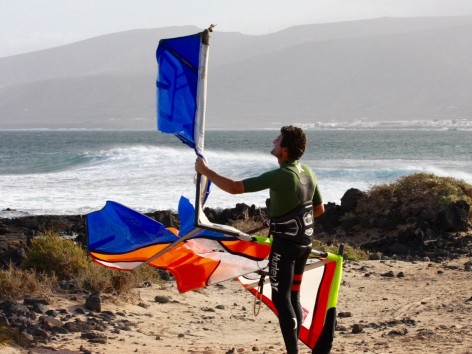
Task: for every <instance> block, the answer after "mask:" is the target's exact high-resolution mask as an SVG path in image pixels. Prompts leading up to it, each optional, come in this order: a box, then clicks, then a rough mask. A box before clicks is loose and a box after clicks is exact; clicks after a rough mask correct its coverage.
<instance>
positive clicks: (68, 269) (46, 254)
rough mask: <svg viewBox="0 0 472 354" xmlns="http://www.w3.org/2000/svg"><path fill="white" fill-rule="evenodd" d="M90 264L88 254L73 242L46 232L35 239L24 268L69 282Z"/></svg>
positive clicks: (27, 254)
mask: <svg viewBox="0 0 472 354" xmlns="http://www.w3.org/2000/svg"><path fill="white" fill-rule="evenodd" d="M89 263H90V261H89V258H88V255H87V253H86V252H85V251H84V250H83V249H82V248H80V247H79V246H77V245H76V244H75V243H74V242H73V241H72V240H64V239H62V238H61V237H60V236H59V235H57V234H55V233H52V232H46V233H45V234H43V235H42V236H39V237H37V238H35V239H33V241H32V245H31V247H30V248H28V250H27V252H26V259H25V260H24V261H23V263H22V267H23V268H24V269H34V270H35V271H36V272H39V273H43V272H44V273H46V274H49V275H52V274H55V275H56V276H57V277H58V278H59V279H60V280H64V279H66V280H68V279H71V278H73V277H75V276H77V275H79V274H81V273H82V272H84V271H85V270H86V269H87V268H88V267H89Z"/></svg>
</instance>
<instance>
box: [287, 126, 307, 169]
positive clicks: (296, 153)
mask: <svg viewBox="0 0 472 354" xmlns="http://www.w3.org/2000/svg"><path fill="white" fill-rule="evenodd" d="M280 133H281V136H282V140H281V141H280V146H281V147H282V148H286V149H287V150H288V159H289V161H295V160H299V159H300V158H301V157H302V156H303V153H304V152H305V148H306V144H307V142H306V136H305V132H304V131H303V129H301V128H298V127H294V126H292V125H289V126H285V127H282V128H281V129H280Z"/></svg>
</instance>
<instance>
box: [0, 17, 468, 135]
mask: <svg viewBox="0 0 472 354" xmlns="http://www.w3.org/2000/svg"><path fill="white" fill-rule="evenodd" d="M217 29H218V27H216V31H215V32H214V33H213V34H212V39H211V42H210V67H209V81H208V102H207V104H208V107H207V126H208V128H241V127H246V128H263V127H267V128H270V127H274V126H277V125H280V124H288V123H303V124H310V123H314V122H317V121H318V122H327V121H333V120H334V121H336V120H337V121H350V120H359V119H363V120H373V121H385V120H409V119H415V120H421V119H461V118H472V69H471V68H472V17H471V16H464V17H443V18H380V19H374V20H363V21H350V22H341V23H329V24H316V25H303V26H297V27H292V28H288V29H286V30H283V31H279V32H277V33H273V34H268V35H260V36H248V35H243V34H240V33H233V32H218V30H217ZM198 31H200V29H198V28H196V27H193V26H183V27H166V28H160V29H148V30H133V31H126V32H120V33H115V34H110V35H104V36H99V37H95V38H92V39H88V40H84V41H80V42H76V43H72V44H69V45H65V46H61V47H57V48H52V49H46V50H42V51H38V52H32V53H27V54H20V55H16V56H11V57H5V58H0V129H5V128H115V129H136V128H138V129H154V128H155V125H156V123H155V111H156V103H155V80H156V75H157V64H156V61H155V50H156V47H157V44H158V42H159V39H161V38H168V37H177V36H182V35H188V34H193V33H196V32H198Z"/></svg>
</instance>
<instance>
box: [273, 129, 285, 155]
mask: <svg viewBox="0 0 472 354" xmlns="http://www.w3.org/2000/svg"><path fill="white" fill-rule="evenodd" d="M282 139H283V136H282V133H280V134H279V136H278V137H277V138H276V139H274V141H273V144H274V148H273V149H272V151H271V152H270V153H271V154H272V155H274V156H275V157H277V158H279V157H280V156H281V154H282V149H283V147H281V146H280V143H281V142H282Z"/></svg>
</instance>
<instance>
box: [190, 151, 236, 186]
mask: <svg viewBox="0 0 472 354" xmlns="http://www.w3.org/2000/svg"><path fill="white" fill-rule="evenodd" d="M195 171H197V172H198V173H200V174H201V175H204V176H206V177H207V178H208V179H209V180H210V181H212V182H213V183H214V184H216V186H217V187H218V188H220V189H222V190H224V191H225V192H227V193H231V194H241V193H244V183H243V181H234V180H232V179H230V178H228V177H225V176H222V175H220V174H218V173H217V172H215V171H213V170H212V169H211V168H210V167H208V165H207V164H206V162H205V161H204V160H203V159H201V158H197V161H196V162H195Z"/></svg>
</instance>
